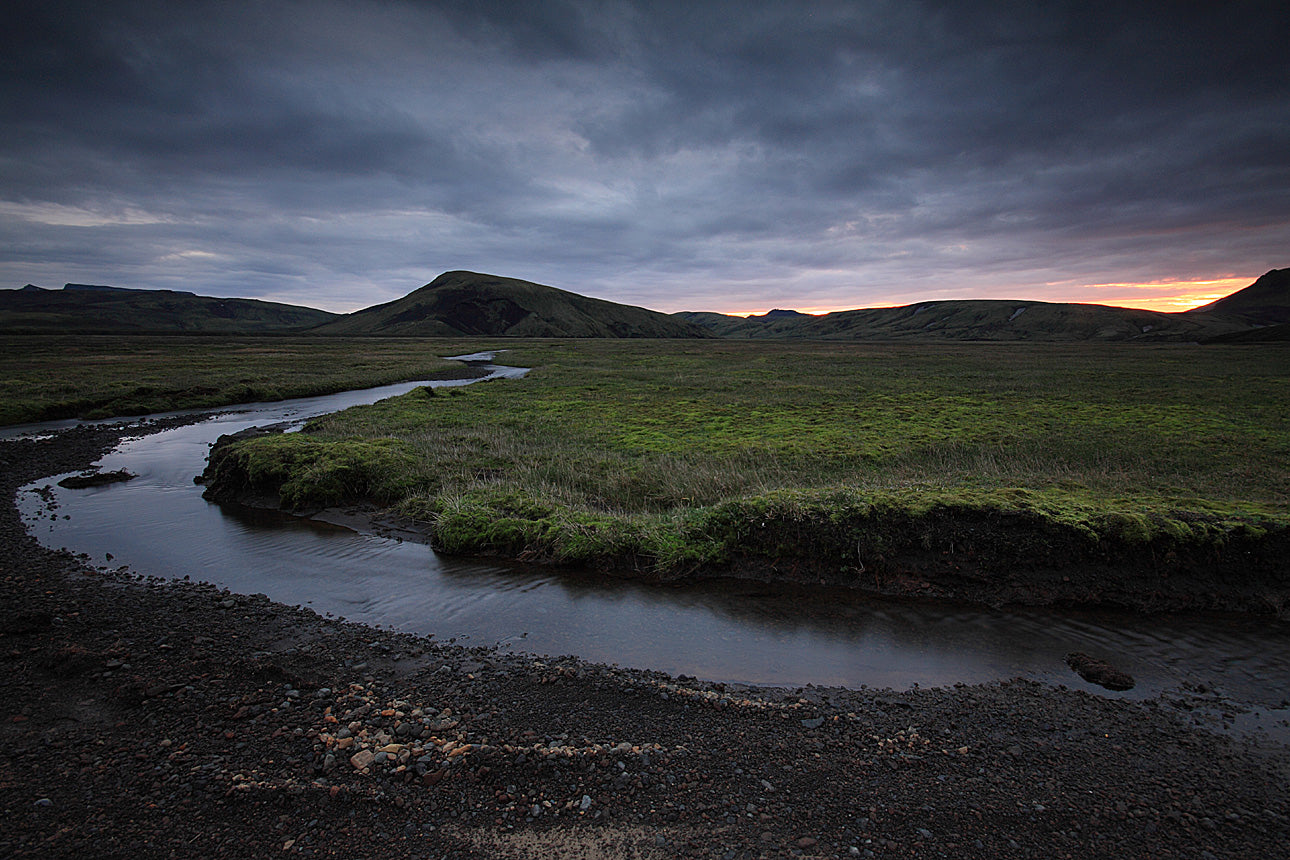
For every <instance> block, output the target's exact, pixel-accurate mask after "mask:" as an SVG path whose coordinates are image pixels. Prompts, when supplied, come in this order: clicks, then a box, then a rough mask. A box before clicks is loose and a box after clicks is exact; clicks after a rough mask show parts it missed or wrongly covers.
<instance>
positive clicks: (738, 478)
mask: <svg viewBox="0 0 1290 860" xmlns="http://www.w3.org/2000/svg"><path fill="white" fill-rule="evenodd" d="M508 362H513V363H516V364H522V365H524V366H527V367H532V368H533V370H532V371H531V372H530V373H529V374H528V375H527V376H526V377H525V378H524V379H523V380H522V381H519V380H517V381H514V382H506V383H501V384H494V385H484V386H472V387H470V388H469V389H462V390H459V391H455V392H453V393H452V394H450V395H448V396H439V395H435V394H433V393H432V392H425V391H417V392H412V393H410V394H408V395H405V396H402V397H398V398H391V399H389V400H385V401H382V402H381V403H377V404H374V405H372V406H369V407H364V408H362V409H351V410H346V411H344V412H339V413H336V414H331V415H327V416H324V417H321V418H318V419H316V420H314V421H311V422H310V423H309V424H308V425H307V426H306V427H305V429H304V432H302V433H298V434H290V435H278V436H273V435H269V436H263V437H260V438H253V439H244V440H240V441H239V442H238V443H237V444H235V445H225V446H220V447H218V448H217V449H216V450H215V451H214V452H213V456H212V458H211V463H210V467H209V468H208V469H207V473H206V478H207V482H208V492H209V494H210V497H211V498H213V499H217V500H220V501H240V500H244V499H246V498H247V497H255V498H257V499H268V500H269V503H270V504H280V505H282V506H283V507H284V508H286V509H289V510H291V509H317V508H320V507H326V506H333V505H338V504H352V503H361V502H370V503H374V504H376V505H378V506H381V507H384V508H387V509H392V510H393V511H394V512H396V513H397V514H399V515H402V516H403V517H405V518H407V520H408V521H410V522H412V523H413V524H414V527H415V528H417V529H419V530H421V531H422V532H423V533H424V534H425V536H426V537H427V538H428V539H429V540H430V541H431V543H432V544H433V545H434V546H435V547H436V548H437V549H438V550H440V551H442V552H447V553H450V554H454V555H492V556H497V557H501V558H507V559H518V560H522V561H526V562H537V563H549V564H553V565H558V566H564V567H580V568H585V569H589V570H592V571H594V572H596V573H598V574H603V575H608V576H629V577H633V578H638V579H643V580H653V581H678V580H679V581H688V580H695V579H710V578H722V577H735V578H743V579H753V580H761V581H769V582H792V583H810V584H820V583H823V584H826V585H830V586H841V587H846V588H854V589H858V590H862V591H867V592H872V593H879V594H888V595H890V594H904V595H916V596H932V597H941V598H946V599H953V600H970V601H974V602H978V603H984V604H991V605H998V604H1007V603H1016V604H1031V605H1036V604H1038V605H1046V604H1067V605H1076V604H1078V605H1108V606H1122V607H1128V608H1131V609H1134V610H1138V611H1171V610H1226V611H1239V612H1247V613H1259V614H1277V615H1279V614H1281V613H1282V612H1283V611H1284V608H1285V606H1286V605H1287V601H1290V575H1287V566H1286V559H1287V558H1288V557H1290V506H1288V505H1290V501H1288V500H1290V483H1287V481H1288V480H1290V478H1288V477H1287V474H1286V472H1285V469H1284V468H1283V466H1284V452H1285V451H1286V450H1287V447H1286V446H1288V445H1290V413H1287V412H1286V409H1287V407H1286V406H1285V404H1286V403H1287V402H1290V350H1270V351H1251V350H1244V351H1242V350H1238V349H1234V348H1228V349H1226V350H1223V351H1219V352H1215V351H1213V350H1211V349H1210V348H1205V349H1201V348H1199V347H1186V346H1179V347H1176V348H1159V349H1155V348H1148V347H1141V346H1140V347H1137V348H1134V349H1118V350H1117V349H1107V348H1104V347H1096V348H1094V347H1090V346H1088V345H1077V346H1068V347H1063V348H1061V349H1060V350H1055V349H1054V348H1053V347H1051V345H1045V346H1043V347H1034V346H1026V345H1015V344H1014V345H1010V346H1008V347H1006V348H1000V347H997V346H991V345H986V344H967V345H959V346H954V347H945V348H942V349H930V348H919V349H907V348H902V347H900V346H898V345H891V344H887V345H856V344H830V343H794V344H791V345H785V344H732V343H724V342H722V343H708V342H704V343H701V344H682V343H675V342H674V343H668V342H663V343H651V344H648V345H641V344H635V343H618V342H614V343H584V342H576V343H565V342H560V343H555V342H549V343H544V342H529V343H520V344H517V345H516V347H515V348H514V349H513V350H512V351H511V352H509V353H508ZM1237 379H1239V380H1240V384H1239V385H1236V384H1233V380H1237Z"/></svg>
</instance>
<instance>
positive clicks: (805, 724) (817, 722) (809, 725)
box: [802, 717, 824, 729]
mask: <svg viewBox="0 0 1290 860" xmlns="http://www.w3.org/2000/svg"><path fill="white" fill-rule="evenodd" d="M822 725H824V717H816V718H815V719H813V720H802V728H805V729H818V728H819V727H820V726H822Z"/></svg>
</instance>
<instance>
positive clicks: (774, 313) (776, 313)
mask: <svg viewBox="0 0 1290 860" xmlns="http://www.w3.org/2000/svg"><path fill="white" fill-rule="evenodd" d="M809 316H810V314H804V313H802V312H801V311H793V310H783V309H781V308H774V309H772V310H769V311H766V313H764V314H762V315H761V316H759V317H749V319H760V320H774V319H791V318H793V317H809Z"/></svg>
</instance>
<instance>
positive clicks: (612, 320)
mask: <svg viewBox="0 0 1290 860" xmlns="http://www.w3.org/2000/svg"><path fill="white" fill-rule="evenodd" d="M318 331H319V333H320V334H337V335H348V334H356V335H369V334H379V335H409V336H422V335H432V336H448V337H453V336H463V335H465V336H494V337H497V336H501V337H667V338H672V337H709V336H710V335H709V334H708V332H707V331H705V330H704V329H702V328H700V327H698V326H695V325H693V324H691V323H689V322H685V321H681V320H676V319H673V318H671V317H669V316H668V315H667V314H662V313H659V312H657V311H651V310H646V309H645V308H639V307H635V306H633V305H622V304H617V303H616V302H610V301H605V300H604V299H595V298H591V297H589V296H583V295H579V294H578V293H572V292H569V291H567V290H561V289H558V288H556V287H548V286H546V285H545V284H536V283H533V282H532V281H522V280H519V279H518V278H506V277H502V276H500V275H489V274H485V273H482V272H468V271H463V270H456V271H451V272H444V273H443V274H442V275H440V276H439V277H437V278H435V279H434V280H433V281H431V282H430V283H428V284H426V285H425V286H424V287H421V288H420V289H417V290H414V291H413V292H411V293H409V294H408V295H406V296H404V297H403V298H401V299H396V300H394V301H392V302H386V303H385V304H382V305H377V306H375V307H371V308H366V309H364V310H361V311H358V312H356V313H353V314H350V315H349V316H347V317H345V318H344V319H341V320H337V321H336V322H334V323H331V324H329V325H326V326H323V327H322V328H320V329H319V330H318Z"/></svg>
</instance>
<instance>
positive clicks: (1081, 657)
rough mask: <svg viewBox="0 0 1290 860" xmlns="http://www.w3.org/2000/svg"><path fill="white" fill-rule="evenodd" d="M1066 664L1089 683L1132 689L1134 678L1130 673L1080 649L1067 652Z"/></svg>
mask: <svg viewBox="0 0 1290 860" xmlns="http://www.w3.org/2000/svg"><path fill="white" fill-rule="evenodd" d="M1066 665H1067V666H1070V667H1071V668H1072V669H1074V670H1075V673H1076V674H1077V675H1079V676H1080V677H1081V678H1083V679H1084V680H1085V681H1088V682H1089V683H1090V684H1097V685H1098V686H1100V687H1105V688H1106V689H1108V690H1132V689H1133V685H1134V680H1133V676H1132V675H1129V674H1128V673H1126V672H1121V671H1120V670H1119V669H1116V668H1115V667H1114V666H1112V665H1111V664H1110V663H1107V662H1106V661H1105V660H1098V659H1096V658H1095V657H1090V656H1088V655H1087V654H1085V653H1084V652H1082V651H1072V652H1071V653H1070V654H1067V655H1066Z"/></svg>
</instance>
